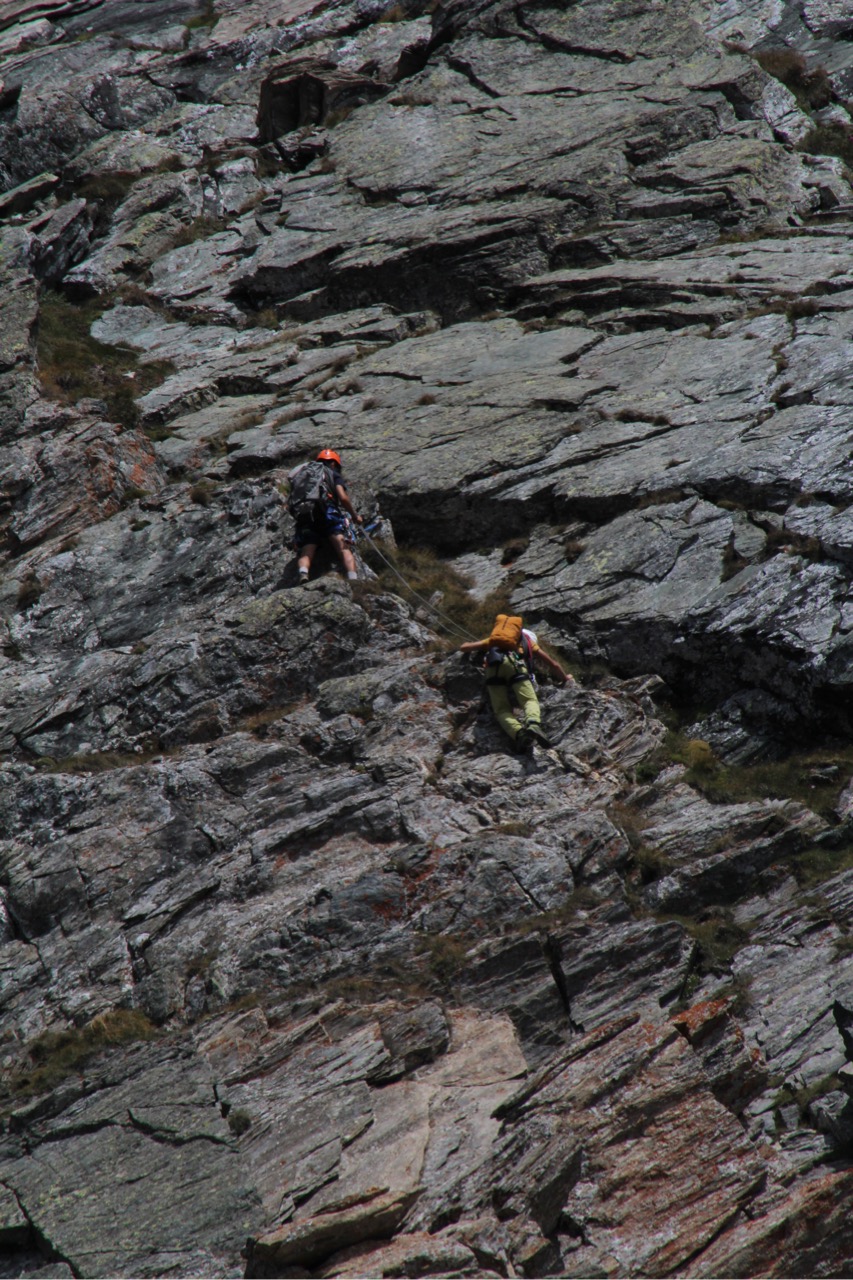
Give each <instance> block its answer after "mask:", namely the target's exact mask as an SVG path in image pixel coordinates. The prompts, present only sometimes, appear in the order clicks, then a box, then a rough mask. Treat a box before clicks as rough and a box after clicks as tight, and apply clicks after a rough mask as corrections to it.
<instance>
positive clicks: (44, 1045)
mask: <svg viewBox="0 0 853 1280" xmlns="http://www.w3.org/2000/svg"><path fill="white" fill-rule="evenodd" d="M157 1035H158V1032H157V1029H156V1027H155V1026H154V1025H153V1023H151V1022H150V1021H149V1020H148V1018H146V1016H145V1014H143V1013H140V1012H139V1010H138V1009H112V1010H110V1012H109V1013H103V1014H100V1015H99V1016H98V1017H97V1018H94V1019H93V1020H92V1021H91V1022H88V1023H87V1024H86V1025H85V1026H84V1027H72V1028H70V1029H69V1030H67V1031H46V1032H45V1033H44V1034H43V1035H40V1036H38V1038H37V1039H35V1040H33V1042H32V1043H31V1044H30V1045H28V1046H27V1053H28V1056H29V1058H30V1062H31V1064H32V1065H31V1067H30V1068H29V1069H28V1070H19V1071H17V1072H15V1073H13V1074H12V1075H11V1076H9V1077H7V1079H6V1082H5V1084H4V1086H3V1092H4V1093H5V1094H6V1096H7V1097H9V1096H17V1097H31V1096H33V1095H34V1094H38V1093H44V1092H46V1091H47V1090H49V1089H52V1088H53V1087H54V1086H55V1085H57V1084H59V1083H60V1082H61V1081H62V1080H64V1079H65V1078H66V1077H67V1076H70V1075H73V1074H74V1073H75V1072H77V1071H80V1070H81V1068H82V1067H83V1066H85V1064H86V1063H87V1062H89V1061H90V1059H92V1058H94V1057H95V1056H96V1055H97V1054H99V1053H101V1052H103V1051H104V1050H105V1049H109V1048H112V1047H115V1046H118V1045H124V1044H133V1043H135V1042H138V1041H141V1040H153V1039H154V1038H155V1037H156V1036H157Z"/></svg>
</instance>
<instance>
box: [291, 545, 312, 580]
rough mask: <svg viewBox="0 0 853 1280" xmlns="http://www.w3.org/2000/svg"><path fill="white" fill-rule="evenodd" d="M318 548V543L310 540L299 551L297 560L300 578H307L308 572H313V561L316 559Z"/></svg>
mask: <svg viewBox="0 0 853 1280" xmlns="http://www.w3.org/2000/svg"><path fill="white" fill-rule="evenodd" d="M316 550H317V543H316V542H308V543H306V544H305V546H304V547H303V548H302V550H301V551H300V552H299V559H298V560H297V562H296V563H297V566H298V568H299V576H300V578H307V577H308V574H309V573H310V572H311V563H312V561H313V559H314V554H315V552H316Z"/></svg>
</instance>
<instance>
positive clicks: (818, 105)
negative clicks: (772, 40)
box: [755, 47, 835, 111]
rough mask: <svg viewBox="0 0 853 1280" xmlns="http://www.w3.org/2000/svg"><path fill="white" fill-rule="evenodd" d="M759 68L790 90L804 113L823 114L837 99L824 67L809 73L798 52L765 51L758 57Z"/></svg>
mask: <svg viewBox="0 0 853 1280" xmlns="http://www.w3.org/2000/svg"><path fill="white" fill-rule="evenodd" d="M755 59H756V61H757V62H758V64H759V66H761V67H762V68H763V70H764V71H766V72H767V74H768V75H771V76H773V77H774V79H776V80H781V81H782V84H784V85H785V86H786V88H788V89H790V90H791V93H793V95H794V97H795V98H796V99H797V103H798V105H799V106H800V107H801V108H802V110H804V111H820V110H821V109H822V108H823V107H828V106H829V104H830V103H831V102H832V101H833V98H834V97H835V95H834V93H833V89H832V82H831V80H830V78H829V75H828V73H827V71H826V68H825V67H815V69H814V70H813V71H810V70H809V66H808V63H807V62H806V60H805V58H804V57H803V55H802V54H801V53H798V52H797V51H796V49H789V48H787V47H784V48H780V49H762V50H760V51H759V52H758V53H756V55H755Z"/></svg>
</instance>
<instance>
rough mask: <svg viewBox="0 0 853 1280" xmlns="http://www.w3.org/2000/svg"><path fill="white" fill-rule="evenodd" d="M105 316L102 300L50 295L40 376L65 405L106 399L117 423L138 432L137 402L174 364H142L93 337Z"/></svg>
mask: <svg viewBox="0 0 853 1280" xmlns="http://www.w3.org/2000/svg"><path fill="white" fill-rule="evenodd" d="M100 313H101V306H100V304H99V303H98V302H97V301H90V302H87V303H83V304H80V305H77V304H74V303H72V302H69V301H68V299H67V298H65V297H63V295H62V294H60V293H55V292H53V291H50V290H46V291H45V292H44V293H43V294H42V297H41V302H40V305H39V318H38V365H39V376H40V378H41V383H42V387H43V389H44V392H45V395H47V396H49V397H50V398H51V399H53V400H60V401H62V403H64V404H73V403H74V402H75V401H77V400H81V399H83V398H84V397H89V398H92V399H95V400H103V401H104V402H105V403H106V406H107V414H108V416H109V418H110V420H111V421H113V422H119V423H121V424H122V426H124V427H128V428H132V427H135V426H136V424H137V421H138V419H139V411H138V410H137V408H136V403H135V401H136V398H137V397H138V396H142V395H144V394H145V392H146V391H150V390H151V388H152V387H156V386H158V385H159V384H160V383H161V382H162V381H163V379H164V378H165V377H166V376H167V375H168V374H170V373H171V372H173V366H172V365H171V363H170V362H169V361H166V360H161V361H157V362H155V363H151V364H145V365H141V364H140V363H139V360H138V358H137V356H136V355H135V353H134V352H132V351H129V350H127V349H126V348H124V347H111V346H108V345H107V344H106V343H103V342H98V341H97V340H96V339H95V338H93V337H91V335H90V332H89V330H90V329H91V326H92V324H93V323H94V321H95V320H96V319H97V318H98V317H99V315H100Z"/></svg>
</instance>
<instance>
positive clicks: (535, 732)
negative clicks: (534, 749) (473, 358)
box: [527, 724, 551, 747]
mask: <svg viewBox="0 0 853 1280" xmlns="http://www.w3.org/2000/svg"><path fill="white" fill-rule="evenodd" d="M527 732H528V733H529V734H530V736H531V738H535V739H536V741H537V742H538V743H539V745H540V747H550V745H551V743H550V741H549V740H548V739H547V738H546V737H545V734H544V733H543V732H542V730H541V729H540V728H539V725H538V724H531V725H528V727H527Z"/></svg>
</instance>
